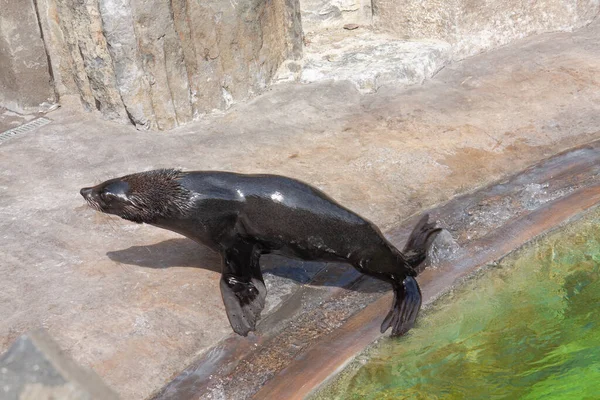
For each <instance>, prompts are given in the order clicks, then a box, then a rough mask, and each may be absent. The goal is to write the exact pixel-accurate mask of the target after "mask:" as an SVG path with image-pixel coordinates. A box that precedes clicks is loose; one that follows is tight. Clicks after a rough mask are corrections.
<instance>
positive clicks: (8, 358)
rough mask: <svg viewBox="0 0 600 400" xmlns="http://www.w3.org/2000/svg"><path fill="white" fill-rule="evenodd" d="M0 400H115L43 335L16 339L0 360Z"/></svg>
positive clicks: (92, 374) (98, 379)
mask: <svg viewBox="0 0 600 400" xmlns="http://www.w3.org/2000/svg"><path fill="white" fill-rule="evenodd" d="M0 398H2V399H4V400H52V399H64V400H88V399H89V400H93V399H103V400H116V399H118V396H117V395H116V394H115V393H114V392H113V391H112V390H111V389H109V388H108V387H107V386H106V385H105V384H104V383H103V382H102V381H101V379H100V378H99V377H98V376H97V375H96V374H95V373H94V372H93V371H90V370H84V369H83V368H81V367H79V366H78V365H77V364H75V362H73V361H72V360H71V359H69V358H68V357H66V355H65V354H64V353H63V352H62V351H61V350H60V349H59V347H58V345H57V344H56V343H55V342H54V341H53V340H52V339H51V338H50V336H48V334H46V333H45V332H44V331H36V332H33V333H29V334H27V335H23V336H21V337H19V338H18V339H17V340H16V341H15V343H14V344H13V345H12V346H11V347H10V348H9V349H8V351H7V352H6V353H4V354H3V355H2V356H1V357H0Z"/></svg>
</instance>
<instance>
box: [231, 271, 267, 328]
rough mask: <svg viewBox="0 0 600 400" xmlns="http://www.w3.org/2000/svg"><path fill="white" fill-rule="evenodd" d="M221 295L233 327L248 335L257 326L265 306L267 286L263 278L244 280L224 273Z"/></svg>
mask: <svg viewBox="0 0 600 400" xmlns="http://www.w3.org/2000/svg"><path fill="white" fill-rule="evenodd" d="M221 296H222V297H223V303H224V304H225V311H226V312H227V318H228V319H229V323H230V324H231V327H232V328H233V330H234V331H235V333H237V334H238V335H242V336H247V335H248V332H250V331H253V330H254V329H255V328H256V322H257V321H258V320H259V319H260V313H261V311H262V310H263V308H264V307H265V297H266V296H267V288H266V287H265V284H264V283H263V281H262V279H257V278H251V279H250V282H244V281H243V280H242V279H240V278H239V277H237V276H235V275H231V274H224V275H223V276H222V277H221Z"/></svg>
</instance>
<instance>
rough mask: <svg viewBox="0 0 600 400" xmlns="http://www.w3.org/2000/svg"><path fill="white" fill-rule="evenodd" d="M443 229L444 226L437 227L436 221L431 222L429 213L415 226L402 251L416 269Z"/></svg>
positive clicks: (410, 264)
mask: <svg viewBox="0 0 600 400" xmlns="http://www.w3.org/2000/svg"><path fill="white" fill-rule="evenodd" d="M441 230H442V228H436V226H435V222H432V223H429V214H425V215H423V217H422V218H421V219H420V220H419V222H418V223H417V225H415V227H414V228H413V231H412V233H411V234H410V236H409V238H408V240H407V241H406V245H405V246H404V250H403V251H402V254H403V256H404V258H405V260H406V263H407V264H408V265H409V266H411V267H412V268H413V269H415V270H416V269H417V267H418V266H419V264H421V263H422V262H423V261H425V257H427V250H429V247H431V244H432V243H433V240H434V239H435V237H436V236H437V234H438V233H440V231H441Z"/></svg>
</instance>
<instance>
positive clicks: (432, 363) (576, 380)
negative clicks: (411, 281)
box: [313, 211, 600, 399]
mask: <svg viewBox="0 0 600 400" xmlns="http://www.w3.org/2000/svg"><path fill="white" fill-rule="evenodd" d="M313 398H314V399H600V212H598V211H596V212H594V213H593V214H591V215H589V216H587V217H586V218H585V219H583V220H579V221H577V222H574V223H572V224H570V225H569V226H567V227H565V228H563V229H561V230H560V231H558V232H555V233H552V234H550V235H548V236H546V237H544V238H542V239H540V240H538V241H536V242H535V243H533V244H531V245H528V246H526V247H525V248H523V249H521V250H520V251H518V252H517V253H516V254H514V255H511V256H509V257H507V258H505V259H504V260H503V261H502V262H500V263H499V264H498V265H494V266H489V267H488V268H485V269H484V270H482V271H481V272H480V273H478V274H477V275H476V276H474V277H472V278H471V279H469V280H468V281H466V282H465V283H464V284H462V285H461V286H460V287H459V288H458V289H455V290H454V291H453V292H452V293H448V294H446V295H444V296H442V297H441V298H440V299H438V300H436V302H435V303H434V304H433V305H432V307H430V308H429V309H428V310H426V311H425V312H423V313H422V314H421V317H420V319H419V321H418V323H417V326H416V327H415V328H414V329H413V330H411V331H410V333H409V335H407V336H406V337H403V338H399V339H391V338H389V337H386V338H384V339H382V340H381V341H380V342H379V343H377V344H376V345H374V346H373V348H371V349H370V350H368V351H367V352H366V353H365V354H363V355H361V356H359V357H358V358H357V360H355V361H354V362H353V363H352V364H351V365H350V366H348V367H347V368H346V369H345V370H344V371H343V372H342V373H341V374H340V375H339V376H338V377H337V378H335V380H334V382H332V383H331V384H330V385H328V386H327V387H326V388H324V389H322V390H321V391H319V392H318V393H317V394H316V395H315V396H313Z"/></svg>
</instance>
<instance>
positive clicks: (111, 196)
mask: <svg viewBox="0 0 600 400" xmlns="http://www.w3.org/2000/svg"><path fill="white" fill-rule="evenodd" d="M128 190H129V184H128V183H127V182H123V181H117V182H112V183H110V184H108V185H106V187H105V188H104V190H103V191H102V194H101V196H102V200H104V201H111V200H115V199H123V200H126V199H127V191H128Z"/></svg>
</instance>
